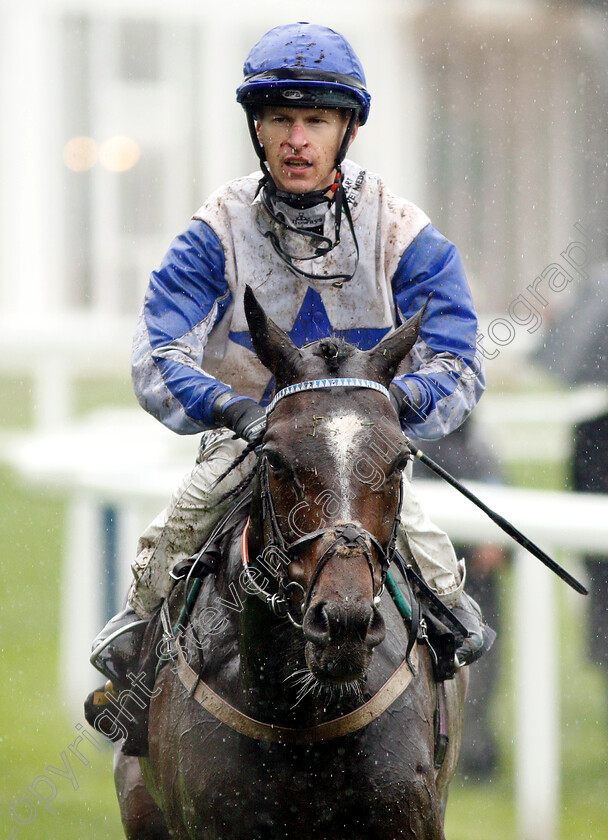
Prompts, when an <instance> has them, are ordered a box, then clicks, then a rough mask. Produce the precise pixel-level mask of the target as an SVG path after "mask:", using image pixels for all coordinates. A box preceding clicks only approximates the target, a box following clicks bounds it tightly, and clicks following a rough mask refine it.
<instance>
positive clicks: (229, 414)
mask: <svg viewBox="0 0 608 840" xmlns="http://www.w3.org/2000/svg"><path fill="white" fill-rule="evenodd" d="M233 399H234V398H233ZM218 420H219V422H220V423H221V424H222V425H223V426H226V427H227V428H229V429H232V431H233V432H234V433H235V435H236V436H237V437H240V438H243V440H246V441H247V443H252V442H253V441H254V440H255V439H256V438H257V437H259V435H260V434H261V433H262V432H263V431H264V429H265V428H266V412H265V411H264V409H263V408H262V406H261V405H259V404H258V403H257V402H256V401H255V400H252V399H249V397H244V398H243V399H240V400H239V399H234V402H230V403H229V404H228V405H226V406H225V407H224V408H220V409H219V417H218Z"/></svg>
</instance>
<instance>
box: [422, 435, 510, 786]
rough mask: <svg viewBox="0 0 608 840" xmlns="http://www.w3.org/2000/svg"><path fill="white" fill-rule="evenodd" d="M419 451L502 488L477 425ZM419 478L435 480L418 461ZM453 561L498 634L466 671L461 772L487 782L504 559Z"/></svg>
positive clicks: (498, 554) (492, 551)
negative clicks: (461, 564)
mask: <svg viewBox="0 0 608 840" xmlns="http://www.w3.org/2000/svg"><path fill="white" fill-rule="evenodd" d="M419 445H420V448H421V449H422V451H423V452H424V453H425V454H426V455H428V456H429V458H432V459H433V460H434V461H437V463H438V464H440V465H441V466H442V467H443V468H444V469H445V470H447V471H448V472H449V473H450V474H451V475H453V476H454V477H455V478H458V479H465V480H466V479H470V480H472V481H485V482H488V483H502V482H503V481H504V478H503V475H502V472H501V469H500V466H499V463H498V460H497V458H496V457H495V455H494V453H493V452H492V450H491V448H490V446H489V445H488V444H487V442H486V441H485V440H484V438H483V436H482V435H481V434H480V432H479V430H478V428H477V427H476V425H475V422H474V421H472V420H468V421H467V422H466V423H464V425H462V426H461V427H460V428H459V429H458V430H457V431H455V432H452V434H450V435H448V436H447V437H446V438H443V439H442V440H439V441H437V440H433V441H428V440H427V441H421V442H420V444H419ZM414 469H415V470H416V474H417V476H418V477H419V478H425V479H426V478H435V479H436V478H437V476H436V475H435V473H433V472H432V471H431V470H429V469H428V468H427V467H425V466H424V465H423V464H422V463H420V462H419V461H416V462H415V467H414ZM454 548H455V549H456V555H457V556H458V557H464V558H465V560H466V567H467V584H466V588H467V592H469V593H470V594H471V596H472V597H473V598H475V600H476V601H477V602H478V603H479V605H480V607H481V610H482V612H483V617H484V619H485V621H486V622H487V623H488V624H489V625H490V626H491V627H493V628H494V630H496V631H497V633H498V638H497V640H496V642H495V644H494V646H493V648H492V650H491V651H490V653H489V655H488V656H483V657H482V658H481V659H480V660H478V661H477V662H474V663H473V664H472V665H470V666H469V673H470V684H469V693H468V697H467V704H466V707H465V727H464V737H463V743H462V748H461V751H460V762H459V765H458V766H459V770H460V772H461V773H462V774H463V775H465V776H468V777H469V778H471V779H474V780H479V781H481V780H484V779H487V778H488V777H489V776H490V775H491V774H492V772H493V771H494V770H495V768H496V765H497V763H498V746H497V742H496V738H495V735H494V733H493V731H492V725H491V722H490V718H489V707H490V702H491V698H492V695H493V692H494V689H495V686H496V682H497V679H498V673H499V666H500V656H501V647H502V645H501V638H500V626H501V615H500V582H499V576H498V574H497V572H498V571H499V570H500V569H501V568H502V567H503V566H504V564H505V562H506V561H507V559H508V553H507V551H506V550H505V549H503V548H502V547H501V546H499V545H492V544H482V545H474V544H467V545H463V544H458V543H454Z"/></svg>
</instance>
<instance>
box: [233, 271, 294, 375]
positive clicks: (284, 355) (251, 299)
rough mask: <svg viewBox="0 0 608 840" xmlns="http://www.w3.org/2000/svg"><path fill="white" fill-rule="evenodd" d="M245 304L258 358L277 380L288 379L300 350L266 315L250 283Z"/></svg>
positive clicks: (246, 287)
mask: <svg viewBox="0 0 608 840" xmlns="http://www.w3.org/2000/svg"><path fill="white" fill-rule="evenodd" d="M244 304H245V317H246V318H247V324H248V325H249V333H250V335H251V342H252V344H253V349H254V350H255V352H256V353H257V356H258V359H259V360H260V361H261V362H262V364H263V365H264V366H265V367H267V368H268V370H270V371H271V372H272V373H273V374H274V377H275V379H276V380H277V382H278V381H283V380H285V379H287V378H288V377H289V374H290V372H292V369H293V368H294V367H295V362H296V361H297V359H299V358H300V351H299V350H298V348H297V347H296V345H295V344H294V343H293V341H292V340H291V339H290V337H289V336H288V335H287V333H286V332H285V331H284V330H282V329H281V328H280V327H278V326H277V325H276V324H275V323H274V321H273V320H272V319H271V318H269V317H268V315H266V313H265V312H264V310H263V309H262V307H261V306H260V304H259V303H258V300H257V298H256V296H255V295H254V294H253V291H252V289H251V286H249V285H247V286H245V295H244Z"/></svg>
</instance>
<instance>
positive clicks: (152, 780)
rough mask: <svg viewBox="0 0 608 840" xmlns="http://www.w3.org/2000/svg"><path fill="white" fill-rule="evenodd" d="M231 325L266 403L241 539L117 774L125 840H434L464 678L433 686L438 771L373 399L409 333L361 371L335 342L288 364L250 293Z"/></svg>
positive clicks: (385, 431)
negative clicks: (443, 751)
mask: <svg viewBox="0 0 608 840" xmlns="http://www.w3.org/2000/svg"><path fill="white" fill-rule="evenodd" d="M245 308H246V313H247V318H248V323H249V328H250V332H251V338H252V341H253V345H254V348H255V350H256V353H257V355H258V357H259V359H260V360H261V362H262V363H263V364H264V365H265V366H266V367H267V368H268V369H269V370H270V371H271V372H272V373H273V375H274V377H275V382H276V390H275V394H277V395H278V400H277V401H276V402H275V404H274V407H272V408H271V410H270V411H269V413H268V421H267V428H266V432H265V435H264V439H263V443H262V446H261V448H260V449H258V453H257V456H258V461H257V469H256V474H255V477H254V479H253V484H252V500H251V508H250V520H249V522H248V525H247V528H246V530H245V535H244V537H242V539H241V541H236V540H234V541H233V542H232V543H231V545H230V548H229V549H228V550H226V552H225V555H224V556H223V557H222V562H221V563H220V565H219V569H218V571H217V573H216V574H215V575H213V576H211V577H208V578H207V579H206V581H205V583H204V585H203V586H202V588H201V591H200V594H199V597H198V598H197V600H196V603H195V605H194V606H193V608H192V612H191V620H190V624H189V628H188V630H186V631H185V632H184V633H183V634H182V635H181V636H180V637H179V638H178V640H177V645H176V647H177V650H178V652H179V656H178V659H177V660H176V661H175V662H174V663H173V667H164V668H163V669H162V670H161V671H160V673H159V676H158V678H157V682H156V688H155V696H154V698H153V699H152V703H151V711H150V724H149V740H150V754H149V757H147V758H145V759H136V758H127V757H126V756H124V755H122V754H117V761H116V767H115V777H116V783H117V790H118V795H119V801H120V805H121V813H122V817H123V825H124V826H125V831H126V834H127V837H129V838H131V840H142V839H143V838H159V839H160V838H169V837H172V838H178V839H179V840H186V838H201V840H241V838H243V840H244V838H247V840H262V839H263V838H268V840H270V838H280V840H304V839H305V838H315V840H393V839H394V838H408V840H442V838H444V831H443V821H444V813H445V803H446V799H447V790H448V784H449V781H450V779H451V777H452V775H453V772H454V769H455V764H456V759H457V755H458V750H459V746H460V732H461V727H462V706H463V702H464V695H465V691H466V676H465V673H464V671H460V672H458V673H457V675H456V677H455V679H453V680H451V681H449V682H448V683H446V688H447V705H448V713H449V714H448V719H449V725H450V731H449V735H450V741H449V745H448V751H447V756H446V759H445V761H444V763H443V765H442V767H441V769H440V770H439V771H437V770H436V769H435V768H434V745H435V734H434V713H435V709H436V701H437V688H436V685H435V683H434V680H433V675H432V668H431V661H430V656H429V652H428V649H427V648H426V646H424V645H415V646H414V648H413V651H412V656H411V659H410V662H411V664H412V669H411V670H410V668H409V667H408V665H407V663H406V662H405V661H404V659H405V652H406V649H407V647H408V635H407V630H406V626H405V624H404V621H403V618H402V616H401V615H400V613H399V612H398V610H397V608H396V607H395V605H394V603H393V601H392V600H391V598H390V597H389V596H388V594H384V595H382V593H383V583H384V579H385V574H386V571H387V566H388V563H389V561H390V556H391V554H392V550H393V547H394V541H395V536H396V529H397V522H398V508H399V504H400V486H401V481H402V472H403V469H404V467H405V465H406V462H407V459H408V449H407V442H406V440H405V438H404V437H403V434H402V432H401V429H400V426H399V423H398V420H397V416H396V413H395V411H394V409H393V408H392V406H391V403H390V401H389V399H387V396H388V394H387V392H386V390H385V389H387V388H388V386H389V384H390V382H391V380H392V379H393V377H394V375H395V372H396V370H397V368H398V366H399V364H400V363H401V361H402V360H403V359H404V357H405V356H406V355H407V353H408V352H409V350H410V349H411V347H412V345H413V344H414V341H415V340H416V336H417V334H418V329H419V325H420V319H421V313H418V315H417V316H414V318H412V319H410V321H408V322H407V323H405V324H403V325H402V326H401V327H400V328H399V329H397V330H396V331H395V332H394V333H393V334H392V335H391V336H389V337H387V338H385V339H383V340H382V341H381V342H380V343H379V344H378V345H377V346H376V347H375V348H373V349H372V350H369V351H361V350H358V349H356V348H354V347H353V346H351V345H348V344H346V343H345V342H342V341H340V340H337V339H332V338H329V339H324V340H322V341H317V342H315V343H313V344H311V345H307V346H306V347H304V348H301V349H298V348H297V347H296V346H295V345H294V344H293V343H292V342H291V340H290V339H289V337H288V336H287V335H286V333H284V332H283V331H282V330H281V329H279V328H278V327H277V326H276V325H275V324H274V323H273V322H272V321H271V320H270V319H268V318H267V316H266V315H265V313H264V312H263V310H262V309H261V307H260V306H259V304H258V303H257V301H256V299H255V297H254V296H253V294H252V293H251V292H250V290H247V293H246V295H245ZM327 380H331V382H328V381H327ZM311 383H312V384H311ZM271 405H272V404H271ZM374 435H375V437H374ZM180 597H181V596H180V593H179V592H175V593H174V596H173V598H172V601H173V602H174V607H172V615H173V614H174V613H175V609H176V608H178V607H179V601H180ZM464 670H465V671H466V669H464Z"/></svg>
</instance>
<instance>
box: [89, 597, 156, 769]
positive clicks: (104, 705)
mask: <svg viewBox="0 0 608 840" xmlns="http://www.w3.org/2000/svg"><path fill="white" fill-rule="evenodd" d="M147 625H148V621H147V620H146V619H141V618H139V616H138V615H137V613H136V612H135V611H134V610H133V609H132V608H131V607H130V606H127V607H125V608H124V609H123V610H121V611H120V612H119V613H118V614H117V615H115V616H114V617H113V618H111V619H110V621H108V623H107V624H106V625H105V627H104V628H103V630H101V632H100V633H99V634H98V635H97V637H96V638H95V640H94V641H93V645H92V653H91V659H90V661H91V664H92V665H93V666H94V667H95V668H97V670H98V671H101V673H102V674H103V675H104V676H106V677H108V682H107V683H106V684H105V685H104V686H102V687H101V688H99V689H96V690H95V691H92V692H91V693H90V694H89V696H88V697H87V699H86V700H85V704H84V714H85V719H86V720H87V722H88V723H89V724H90V725H91V726H92V727H94V729H96V730H97V732H101V734H102V735H105V737H106V738H108V739H109V740H110V741H118V740H119V739H121V738H122V739H124V741H125V744H127V745H129V744H134V745H135V747H134V748H135V750H136V752H134V753H133V752H131V751H130V752H129V754H135V755H141V754H145V749H146V743H145V742H146V735H147V719H148V705H149V696H150V695H149V691H147V690H146V689H143V691H144V694H143V696H142V694H141V693H138V692H136V690H135V689H136V688H140V689H142V686H141V685H140V682H141V675H139V674H138V673H137V671H138V663H139V658H140V655H141V649H142V642H143V638H144V633H145V630H146V627H147ZM142 732H144V733H145V734H143V735H142ZM123 751H124V750H123ZM142 751H143V752H142Z"/></svg>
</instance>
